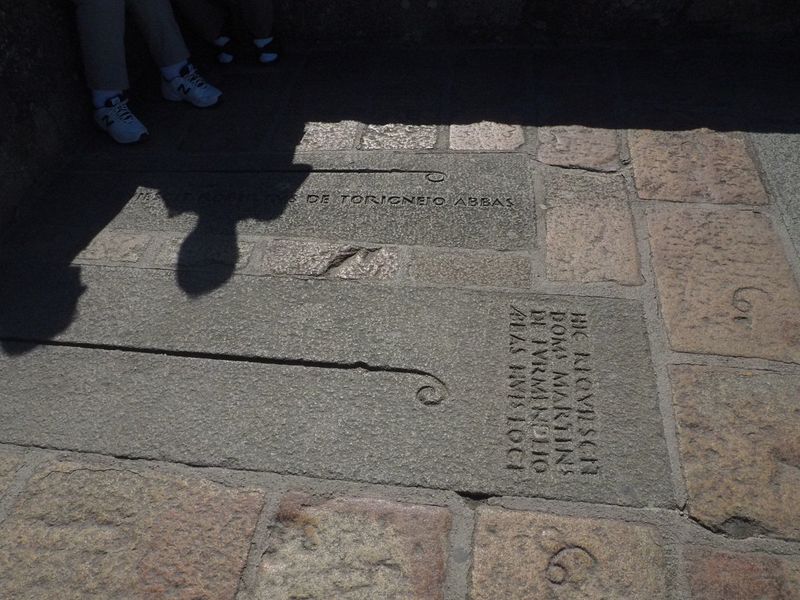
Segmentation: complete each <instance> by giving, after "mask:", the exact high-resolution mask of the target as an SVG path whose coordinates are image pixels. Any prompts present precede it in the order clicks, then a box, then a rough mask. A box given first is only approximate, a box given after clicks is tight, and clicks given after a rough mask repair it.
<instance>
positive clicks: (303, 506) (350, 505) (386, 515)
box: [246, 494, 451, 600]
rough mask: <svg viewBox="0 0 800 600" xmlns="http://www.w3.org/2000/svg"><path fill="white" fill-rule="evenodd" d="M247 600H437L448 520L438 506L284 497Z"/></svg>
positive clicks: (440, 584) (447, 513) (297, 496)
mask: <svg viewBox="0 0 800 600" xmlns="http://www.w3.org/2000/svg"><path fill="white" fill-rule="evenodd" d="M277 521H278V522H277V526H276V527H275V528H274V529H273V530H272V534H271V537H270V541H269V547H268V548H267V551H266V552H265V553H264V555H263V557H262V560H261V564H260V566H259V568H258V573H257V579H256V583H255V586H254V589H253V591H252V593H249V594H247V596H246V597H247V598H248V599H252V600H291V599H293V598H352V599H353V600H358V599H363V600H370V599H373V598H387V599H388V598H392V599H393V598H396V599H398V600H399V599H400V598H403V599H408V600H441V599H442V598H443V597H444V596H443V590H442V588H443V585H444V579H445V565H446V563H447V550H448V532H449V530H450V523H451V517H450V514H449V512H448V511H447V509H445V508H440V507H436V506H417V505H407V504H399V503H397V502H391V501H388V500H380V499H372V498H337V499H334V500H328V501H322V500H314V499H313V498H309V497H304V496H303V495H301V494H289V495H287V496H286V497H285V498H284V499H283V500H282V502H281V505H280V508H279V510H278V515H277Z"/></svg>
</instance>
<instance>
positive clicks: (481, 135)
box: [450, 121, 525, 150]
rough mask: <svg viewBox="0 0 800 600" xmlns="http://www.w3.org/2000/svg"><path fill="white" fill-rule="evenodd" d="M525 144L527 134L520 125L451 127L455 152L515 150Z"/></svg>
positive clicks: (451, 144)
mask: <svg viewBox="0 0 800 600" xmlns="http://www.w3.org/2000/svg"><path fill="white" fill-rule="evenodd" d="M524 143H525V134H524V133H523V132H522V127H520V126H519V125H506V124H503V123H494V122H492V121H481V122H480V123H471V124H469V125H451V126H450V148H451V149H453V150H514V149H516V148H519V147H520V146H522V144H524Z"/></svg>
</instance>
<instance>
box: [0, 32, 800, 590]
mask: <svg viewBox="0 0 800 600" xmlns="http://www.w3.org/2000/svg"><path fill="white" fill-rule="evenodd" d="M796 58H797V57H787V56H785V55H783V54H781V53H780V51H774V50H770V49H763V50H760V51H758V52H755V51H752V49H748V50H746V51H744V50H742V51H737V50H722V49H719V48H716V49H715V48H706V49H704V50H703V51H699V50H698V49H697V48H692V49H688V48H683V49H680V48H679V49H676V50H664V51H660V52H657V53H655V52H654V53H649V54H644V55H637V56H633V55H632V53H630V52H615V51H611V50H602V49H593V50H589V51H577V50H576V51H569V50H565V49H559V50H557V51H556V50H551V51H543V50H539V51H524V52H523V51H500V50H496V51H458V52H456V51H441V52H436V53H433V52H428V53H422V52H402V53H395V52H391V51H381V52H370V53H364V52H361V53H358V52H328V53H325V52H316V53H308V54H306V55H304V56H290V57H287V58H286V59H285V60H284V61H283V62H282V63H281V64H280V65H279V66H276V67H274V68H272V69H268V70H259V69H257V68H255V67H247V66H241V67H236V68H234V69H232V70H229V71H224V70H218V69H215V68H209V70H208V73H209V78H210V79H212V80H213V81H214V82H216V83H218V84H219V86H220V87H221V88H222V89H223V90H224V91H225V95H226V97H225V101H224V103H223V104H222V105H221V106H220V107H218V108H216V109H214V110H208V111H204V112H203V111H197V110H194V109H191V108H189V107H185V106H174V105H168V104H167V103H165V102H163V101H160V100H159V99H158V98H157V97H156V96H155V95H154V92H153V91H152V88H153V87H154V86H153V83H152V82H142V84H141V85H140V86H139V89H138V90H137V91H138V93H139V95H138V96H135V97H134V104H133V106H134V108H135V109H138V110H137V112H138V113H139V114H140V116H141V117H142V119H143V120H144V121H145V122H146V123H147V125H148V126H149V127H150V129H151V131H152V133H153V137H152V139H151V140H150V141H149V142H148V143H147V144H146V145H143V146H140V147H133V148H119V147H115V146H113V145H112V143H111V142H109V141H107V140H106V139H105V138H104V137H102V135H101V134H99V133H98V134H97V137H96V139H95V140H94V142H93V143H92V145H91V146H90V147H89V148H85V149H84V148H76V149H75V153H74V156H69V157H65V160H64V163H63V164H62V165H56V166H54V173H52V174H51V175H52V176H51V177H49V178H45V177H44V176H43V179H42V186H41V194H40V195H39V197H38V198H37V199H36V200H35V201H31V202H30V203H29V205H28V206H27V207H26V209H25V211H24V212H23V214H22V216H21V217H20V219H19V221H18V222H17V224H16V226H15V228H14V229H13V231H12V232H11V235H10V236H8V237H7V239H5V240H4V241H3V248H2V255H0V259H1V261H2V262H1V266H0V268H2V281H3V286H2V288H0V307H1V308H2V310H0V343H1V344H2V351H0V373H2V376H0V597H2V598H14V599H20V600H21V599H31V600H34V599H35V600H42V599H48V598H54V599H56V598H57V599H59V600H61V599H68V598H75V599H85V598H181V599H186V600H189V599H193V600H194V599H200V598H202V599H209V600H216V599H237V600H266V599H270V600H273V599H287V600H288V599H301V598H302V599H314V600H323V599H334V598H342V599H347V600H356V599H401V598H402V599H415V600H422V599H431V600H433V599H446V600H466V599H467V598H469V599H473V600H479V599H480V600H483V599H487V600H489V599H491V600H497V599H516V598H520V599H523V598H524V599H526V600H530V599H538V598H542V599H568V598H569V599H586V600H599V599H603V600H610V599H620V600H621V599H626V600H627V599H631V600H632V599H648V600H649V599H655V598H664V599H673V600H677V599H689V598H691V599H694V600H700V599H702V600H739V599H741V600H751V599H755V598H759V599H769V600H779V599H780V600H789V599H800V289H799V288H798V278H799V277H800V255H799V251H800V159H798V157H799V156H800V110H798V107H799V106H800V89H799V88H798V82H797V81H789V78H788V76H787V75H786V74H785V70H786V65H787V64H797V60H796Z"/></svg>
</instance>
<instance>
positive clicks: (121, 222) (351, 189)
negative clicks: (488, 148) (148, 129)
mask: <svg viewBox="0 0 800 600" xmlns="http://www.w3.org/2000/svg"><path fill="white" fill-rule="evenodd" d="M217 158H218V157H205V158H203V157H199V158H196V159H194V160H193V161H185V162H184V163H183V166H182V167H180V168H177V169H175V168H173V166H172V165H171V164H169V162H168V160H167V159H165V163H167V166H166V170H162V169H161V168H160V167H159V166H158V164H157V157H156V158H151V159H146V158H144V157H140V158H138V159H137V158H135V157H132V159H131V161H129V162H128V164H127V165H126V166H125V167H124V170H123V171H121V172H113V173H104V172H95V171H93V172H80V171H79V172H75V173H72V174H65V175H64V176H63V177H62V178H61V179H60V180H59V181H58V182H56V184H55V185H53V186H52V188H51V190H50V192H49V193H48V200H49V201H50V202H52V203H53V204H52V205H53V206H55V207H56V208H55V210H53V211H48V214H45V215H42V217H43V220H44V221H45V223H42V219H41V218H39V215H37V222H36V223H35V226H36V228H37V231H38V232H41V231H42V228H43V227H44V226H46V225H47V224H49V227H50V230H51V231H52V235H51V236H43V237H44V238H45V239H49V238H53V239H55V238H64V237H68V236H69V235H70V234H69V233H67V234H65V233H64V232H65V231H69V229H65V227H64V223H65V221H70V220H72V221H76V222H77V227H81V226H82V225H81V223H86V222H89V221H91V220H97V218H96V217H95V216H94V215H96V214H98V213H105V214H106V215H107V221H106V223H102V222H101V223H98V227H104V226H108V227H110V228H111V229H127V230H139V229H145V230H156V231H179V232H187V233H188V232H190V231H193V230H196V231H197V232H200V233H199V234H202V235H205V234H232V233H236V232H238V233H240V234H251V235H281V236H287V235H288V236H293V237H315V238H318V239H326V240H336V239H345V240H352V239H358V240H366V241H377V242H384V243H404V244H429V245H435V246H452V247H463V248H483V249H494V250H520V249H528V248H531V247H532V246H533V245H534V239H535V233H536V216H535V206H534V197H533V196H534V194H533V187H532V184H531V181H530V172H529V169H530V164H529V162H528V161H527V159H526V158H525V157H524V156H523V155H512V154H503V155H498V154H493V155H470V156H462V157H457V156H452V155H446V154H435V153H424V154H410V155H409V154H408V153H377V154H376V155H374V156H373V155H372V154H371V153H363V152H361V153H342V152H337V153H330V154H326V153H317V154H304V155H302V157H301V158H298V159H297V160H294V161H292V160H291V159H290V158H288V157H278V156H270V155H251V156H249V157H244V158H242V159H241V160H239V159H237V160H233V159H230V157H229V158H228V159H227V161H226V159H224V158H220V159H219V160H217ZM100 166H105V165H102V164H101V165H100ZM131 169H133V170H131ZM135 169H142V171H141V172H140V171H138V170H135ZM208 169H211V172H208ZM78 199H79V201H76V200H78ZM110 207H114V208H113V209H112V208H110Z"/></svg>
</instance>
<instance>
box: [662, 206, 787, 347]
mask: <svg viewBox="0 0 800 600" xmlns="http://www.w3.org/2000/svg"><path fill="white" fill-rule="evenodd" d="M648 222H649V230H650V244H651V248H652V252H653V266H654V269H655V273H656V280H657V282H658V293H659V298H660V301H661V310H662V313H663V316H664V321H665V323H666V327H667V334H668V336H669V342H670V346H671V347H672V348H673V349H674V350H677V351H680V352H699V353H704V354H721V355H725V356H746V357H756V358H768V359H774V360H782V361H788V362H800V290H798V286H797V282H796V281H795V279H794V276H793V274H792V270H791V267H790V265H789V263H788V262H787V259H786V255H785V253H784V249H783V246H782V244H781V241H780V239H779V238H778V236H777V235H776V233H775V231H774V229H773V226H772V224H771V223H770V221H769V219H768V218H767V217H766V216H765V215H763V214H760V213H758V212H753V211H750V210H718V211H709V210H701V209H691V208H680V209H665V210H652V211H650V212H649V215H648Z"/></svg>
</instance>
